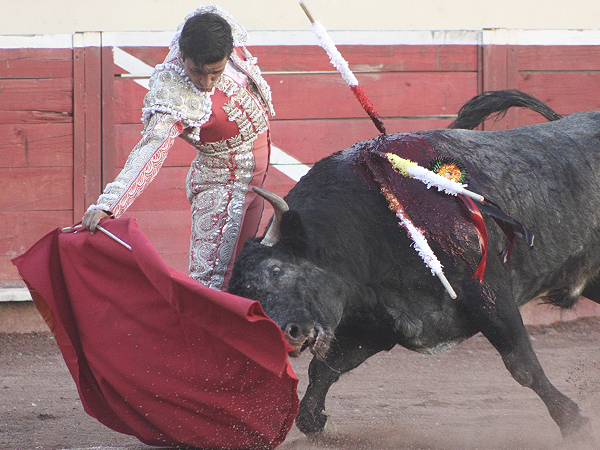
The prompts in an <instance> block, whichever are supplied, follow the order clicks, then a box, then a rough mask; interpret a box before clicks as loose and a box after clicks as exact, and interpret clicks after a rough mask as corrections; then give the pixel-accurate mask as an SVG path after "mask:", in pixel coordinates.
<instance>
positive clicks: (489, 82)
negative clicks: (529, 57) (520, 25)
mask: <svg viewBox="0 0 600 450" xmlns="http://www.w3.org/2000/svg"><path fill="white" fill-rule="evenodd" d="M517 73H518V48H517V47H516V46H513V45H485V46H484V47H483V89H484V90H485V91H497V90H502V89H516V88H517V87H518V86H517V85H518V78H517ZM500 124H501V125H502V126H504V127H505V128H514V127H515V126H517V124H518V111H517V110H516V109H512V110H510V111H508V112H507V113H506V120H504V121H502V122H498V123H495V124H494V126H496V127H497V126H499V125H500ZM489 126H492V125H491V124H490V123H486V124H484V126H483V128H484V129H487V127H489Z"/></svg>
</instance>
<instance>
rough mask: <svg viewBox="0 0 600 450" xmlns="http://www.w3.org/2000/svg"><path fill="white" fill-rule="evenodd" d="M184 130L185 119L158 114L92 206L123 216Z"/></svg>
mask: <svg viewBox="0 0 600 450" xmlns="http://www.w3.org/2000/svg"><path fill="white" fill-rule="evenodd" d="M182 132H183V125H182V123H181V119H180V118H178V117H175V116H172V115H170V114H162V113H156V114H154V115H153V116H152V117H151V119H150V121H149V122H148V125H147V126H146V128H145V129H144V132H143V134H142V139H141V140H140V142H139V143H138V144H137V145H136V146H135V147H134V148H133V150H132V151H131V153H130V155H129V157H128V158H127V162H126V163H125V167H123V170H121V173H119V175H118V176H117V178H115V180H114V181H113V182H112V183H109V184H107V185H106V188H105V189H104V193H103V194H102V195H101V196H100V197H99V198H98V202H97V203H96V204H95V205H92V206H90V208H89V209H102V210H104V211H107V212H110V213H112V215H113V216H114V217H119V216H121V215H122V214H123V213H124V212H125V211H126V210H127V208H129V206H131V204H132V203H133V201H134V200H135V199H136V198H137V196H138V195H140V194H141V193H142V192H143V191H144V189H146V187H147V186H148V185H149V184H150V182H151V181H152V180H153V179H154V177H155V176H156V174H157V173H158V171H159V170H160V168H161V167H162V165H163V163H164V162H165V159H166V158H167V154H168V153H169V149H170V148H171V147H172V145H173V141H174V140H175V138H176V137H177V136H179V135H180V134H181V133H182Z"/></svg>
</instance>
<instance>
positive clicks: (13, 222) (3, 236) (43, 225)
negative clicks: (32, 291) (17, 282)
mask: <svg viewBox="0 0 600 450" xmlns="http://www.w3.org/2000/svg"><path fill="white" fill-rule="evenodd" d="M0 223H1V224H2V228H0V256H5V257H9V258H14V257H15V256H18V255H21V254H23V253H25V251H26V250H27V249H28V248H29V247H31V246H32V245H33V244H34V243H35V242H37V241H38V240H39V239H41V238H42V237H43V236H44V235H45V234H46V233H49V232H50V231H52V230H54V229H55V228H59V227H60V228H62V227H66V226H69V225H72V222H71V211H6V210H4V209H0ZM4 276H5V275H4V273H3V272H0V285H1V284H2V280H3V279H4Z"/></svg>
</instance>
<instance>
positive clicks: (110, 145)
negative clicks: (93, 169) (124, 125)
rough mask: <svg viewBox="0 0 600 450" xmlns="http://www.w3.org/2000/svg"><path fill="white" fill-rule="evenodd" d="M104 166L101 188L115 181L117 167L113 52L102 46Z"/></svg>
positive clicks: (102, 168)
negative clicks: (115, 168)
mask: <svg viewBox="0 0 600 450" xmlns="http://www.w3.org/2000/svg"><path fill="white" fill-rule="evenodd" d="M101 64H102V81H101V83H102V111H101V114H102V131H101V133H102V167H101V181H100V185H101V188H104V186H106V184H108V183H110V182H111V181H113V179H114V177H115V174H114V169H113V168H114V167H115V89H114V76H113V67H114V60H113V52H112V48H111V47H102V50H101Z"/></svg>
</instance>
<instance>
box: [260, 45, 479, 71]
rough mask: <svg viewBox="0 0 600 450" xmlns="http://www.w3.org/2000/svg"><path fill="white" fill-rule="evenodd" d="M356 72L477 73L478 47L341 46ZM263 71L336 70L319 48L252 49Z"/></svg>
mask: <svg viewBox="0 0 600 450" xmlns="http://www.w3.org/2000/svg"><path fill="white" fill-rule="evenodd" d="M337 48H338V50H339V51H340V53H341V54H342V56H343V57H344V59H345V60H346V61H348V65H349V67H350V69H351V70H352V71H353V72H356V73H360V72H365V71H366V72H398V71H401V72H475V71H477V46H475V45H339V46H337ZM248 50H249V51H250V52H251V53H252V55H253V56H255V57H257V58H258V64H259V66H260V68H261V70H262V71H263V72H270V71H277V72H279V71H286V72H296V71H306V70H311V71H314V70H317V71H332V70H333V71H334V70H335V69H333V68H332V66H331V63H330V62H329V57H328V56H327V54H326V53H325V51H324V50H323V49H322V48H321V47H319V46H316V45H298V46H249V47H248Z"/></svg>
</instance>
